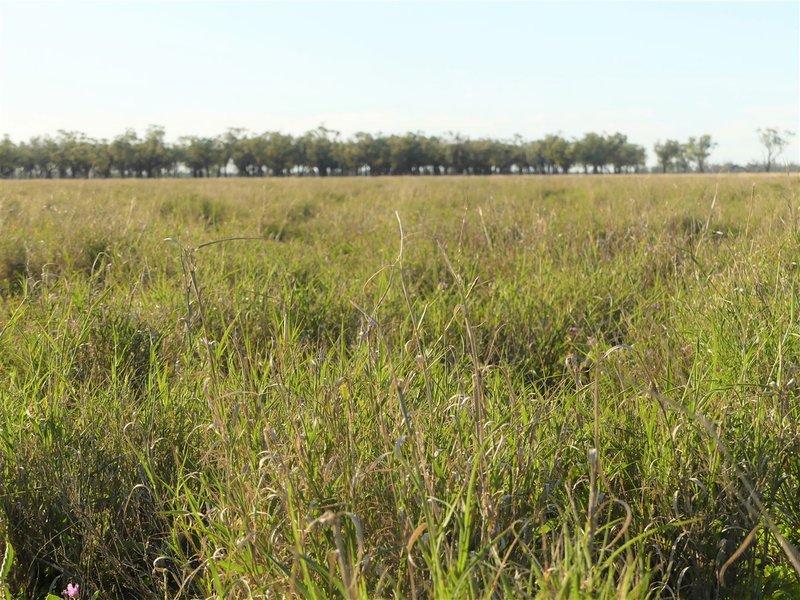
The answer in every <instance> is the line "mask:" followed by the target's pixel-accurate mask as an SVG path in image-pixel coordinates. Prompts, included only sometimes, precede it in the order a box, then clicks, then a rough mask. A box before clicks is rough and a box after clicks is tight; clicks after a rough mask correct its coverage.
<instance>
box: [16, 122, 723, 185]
mask: <svg viewBox="0 0 800 600" xmlns="http://www.w3.org/2000/svg"><path fill="white" fill-rule="evenodd" d="M714 146H715V144H714V143H713V142H712V140H711V136H709V135H702V136H699V137H696V138H695V137H692V138H689V140H688V142H686V143H680V142H678V141H676V140H667V141H666V142H663V143H661V142H659V143H658V144H656V146H655V153H656V157H657V159H658V161H659V165H660V167H661V170H663V171H664V172H667V171H690V170H696V171H701V172H702V171H704V170H705V169H706V167H707V160H708V157H709V154H710V152H711V150H712V149H713V147H714ZM646 158H647V155H646V152H645V149H644V147H642V146H640V145H637V144H634V143H632V142H630V141H628V137H627V136H626V135H624V134H622V133H614V134H610V135H606V134H598V133H587V134H585V135H584V136H583V137H581V138H576V139H567V138H565V137H563V136H562V135H559V134H552V135H547V136H545V137H544V138H542V139H538V140H533V141H528V140H525V139H523V138H522V137H521V136H514V138H512V139H511V140H496V139H490V138H479V139H471V138H468V137H466V136H463V135H460V134H448V135H446V136H442V137H437V136H428V135H424V134H422V133H406V134H403V135H383V134H370V133H356V134H355V135H354V136H352V137H350V138H343V137H342V136H341V135H340V134H339V133H338V132H336V131H333V130H330V129H327V128H325V127H323V126H320V127H318V128H316V129H313V130H311V131H308V132H306V133H304V134H302V135H299V136H292V135H288V134H284V133H280V132H266V133H261V134H256V133H251V132H248V131H246V130H243V129H229V130H228V131H227V132H226V133H224V134H222V135H219V136H215V137H199V136H184V137H181V138H179V139H178V140H177V142H176V143H168V142H167V141H166V139H165V130H164V128H163V127H159V126H151V127H149V128H148V129H147V130H146V132H145V133H144V134H143V135H139V134H138V133H137V132H136V131H134V130H132V129H129V130H127V131H126V132H125V133H123V134H121V135H118V136H117V137H115V138H114V139H112V140H110V141H108V140H97V139H93V138H91V137H88V136H87V135H85V134H83V133H80V132H74V131H63V130H61V131H59V132H58V134H57V135H56V136H55V137H51V136H41V137H33V138H31V139H30V140H28V141H27V142H20V143H14V142H13V141H12V140H11V139H10V138H9V137H8V136H5V137H4V138H3V139H2V141H0V177H19V178H55V177H58V178H86V177H101V178H102V177H166V176H187V175H188V176H193V177H222V176H229V175H238V176H245V177H263V176H276V177H280V176H289V175H317V176H331V175H412V174H413V175H443V174H474V175H488V174H504V173H506V174H510V173H518V174H556V173H569V172H576V171H578V172H580V171H582V172H585V173H635V172H642V171H645V170H646V166H645V161H646Z"/></svg>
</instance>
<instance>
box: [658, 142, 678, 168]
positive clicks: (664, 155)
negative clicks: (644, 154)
mask: <svg viewBox="0 0 800 600" xmlns="http://www.w3.org/2000/svg"><path fill="white" fill-rule="evenodd" d="M653 149H654V150H655V152H656V157H657V158H658V164H659V165H661V172H662V173H666V172H667V168H668V167H673V166H674V164H675V160H676V159H677V158H678V157H679V156H680V155H681V151H682V145H681V143H680V142H679V141H678V140H667V141H666V142H664V143H663V144H662V143H661V142H660V141H659V142H656V145H655V146H654V148H653Z"/></svg>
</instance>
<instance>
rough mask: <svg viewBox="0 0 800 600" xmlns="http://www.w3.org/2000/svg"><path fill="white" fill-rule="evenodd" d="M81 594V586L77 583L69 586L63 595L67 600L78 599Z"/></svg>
mask: <svg viewBox="0 0 800 600" xmlns="http://www.w3.org/2000/svg"><path fill="white" fill-rule="evenodd" d="M80 593H81V589H80V586H79V585H78V584H77V583H76V584H75V585H72V584H71V583H68V584H67V589H65V590H64V591H63V592H62V593H61V595H62V596H66V597H67V598H77V597H78V595H79V594H80Z"/></svg>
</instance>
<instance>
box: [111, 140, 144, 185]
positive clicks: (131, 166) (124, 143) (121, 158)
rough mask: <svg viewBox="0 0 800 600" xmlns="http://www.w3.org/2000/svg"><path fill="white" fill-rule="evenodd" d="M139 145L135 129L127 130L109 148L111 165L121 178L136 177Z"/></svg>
mask: <svg viewBox="0 0 800 600" xmlns="http://www.w3.org/2000/svg"><path fill="white" fill-rule="evenodd" d="M139 143H140V140H139V136H138V135H137V134H136V131H135V130H133V129H127V130H126V131H125V133H123V134H122V135H118V136H117V137H115V138H114V140H113V141H112V142H111V146H110V148H109V151H110V153H111V163H112V165H113V167H114V168H115V169H116V170H117V172H118V173H119V176H120V177H127V176H128V175H131V174H132V175H136V172H135V168H136V166H137V165H136V163H137V160H136V148H137V146H138V145H139Z"/></svg>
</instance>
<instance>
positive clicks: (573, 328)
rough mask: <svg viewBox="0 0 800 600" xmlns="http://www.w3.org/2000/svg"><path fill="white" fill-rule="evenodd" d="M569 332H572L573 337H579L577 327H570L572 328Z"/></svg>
mask: <svg viewBox="0 0 800 600" xmlns="http://www.w3.org/2000/svg"><path fill="white" fill-rule="evenodd" d="M569 332H570V333H571V334H572V335H577V334H578V328H577V327H570V328H569Z"/></svg>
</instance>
